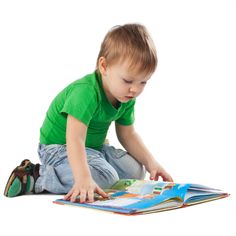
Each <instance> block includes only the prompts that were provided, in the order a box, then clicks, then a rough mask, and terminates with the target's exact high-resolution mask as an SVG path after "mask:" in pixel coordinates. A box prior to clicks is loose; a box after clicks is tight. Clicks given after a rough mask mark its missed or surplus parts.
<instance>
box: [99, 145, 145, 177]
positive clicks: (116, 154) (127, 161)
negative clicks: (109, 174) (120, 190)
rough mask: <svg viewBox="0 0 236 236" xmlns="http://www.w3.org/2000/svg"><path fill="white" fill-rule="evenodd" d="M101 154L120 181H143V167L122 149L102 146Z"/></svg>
mask: <svg viewBox="0 0 236 236" xmlns="http://www.w3.org/2000/svg"><path fill="white" fill-rule="evenodd" d="M102 153H103V154H104V156H105V158H106V160H107V162H109V163H110V164H111V165H112V166H113V167H114V168H115V170H116V171H117V173H118V175H119V178H120V179H144V178H145V174H146V170H145V168H144V166H143V165H142V164H141V163H139V162H138V161H137V160H135V159H134V158H133V157H132V156H131V155H129V153H127V152H126V151H124V150H122V149H116V148H114V147H113V146H110V145H107V144H104V145H103V149H102Z"/></svg>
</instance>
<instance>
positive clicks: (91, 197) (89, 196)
mask: <svg viewBox="0 0 236 236" xmlns="http://www.w3.org/2000/svg"><path fill="white" fill-rule="evenodd" d="M93 201H94V192H93V190H89V191H88V202H93Z"/></svg>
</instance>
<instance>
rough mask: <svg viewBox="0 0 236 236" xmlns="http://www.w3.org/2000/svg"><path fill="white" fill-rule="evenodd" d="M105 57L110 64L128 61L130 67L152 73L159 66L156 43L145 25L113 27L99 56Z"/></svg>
mask: <svg viewBox="0 0 236 236" xmlns="http://www.w3.org/2000/svg"><path fill="white" fill-rule="evenodd" d="M100 57H104V58H105V59H106V63H107V65H108V66H110V65H113V64H114V63H119V62H123V61H128V62H129V63H130V64H129V68H130V69H131V70H135V71H137V72H146V74H152V73H153V72H154V71H155V69H156V66H157V55H156V49H155V45H154V43H153V41H152V38H151V37H150V35H149V33H148V31H147V29H146V28H145V26H143V25H140V24H125V25H122V26H120V25H118V26H115V27H113V28H112V29H111V30H110V31H109V32H108V33H107V34H106V36H105V38H104V40H103V42H102V44H101V49H100V52H99V54H98V58H97V71H99V69H98V62H99V58H100Z"/></svg>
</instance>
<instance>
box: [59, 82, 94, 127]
mask: <svg viewBox="0 0 236 236" xmlns="http://www.w3.org/2000/svg"><path fill="white" fill-rule="evenodd" d="M96 108H97V96H96V91H95V90H93V89H92V88H91V87H89V86H88V85H87V84H80V85H79V86H77V87H73V88H71V89H70V91H69V92H68V93H67V94H66V98H65V102H64V105H63V107H62V109H61V111H60V112H61V114H63V115H66V116H67V115H68V114H70V115H72V116H73V117H75V118H77V119H78V120H80V121H81V122H83V123H84V124H85V125H86V126H88V124H89V122H90V120H91V119H92V117H93V114H94V112H95V110H96Z"/></svg>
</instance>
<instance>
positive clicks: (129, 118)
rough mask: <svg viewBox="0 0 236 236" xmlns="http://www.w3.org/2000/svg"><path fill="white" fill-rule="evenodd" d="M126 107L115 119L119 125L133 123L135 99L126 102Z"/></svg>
mask: <svg viewBox="0 0 236 236" xmlns="http://www.w3.org/2000/svg"><path fill="white" fill-rule="evenodd" d="M126 104H127V105H126V107H125V109H124V112H123V113H122V115H121V116H120V117H119V118H118V119H117V120H116V122H117V123H118V124H120V125H132V124H133V123H134V119H135V117H134V105H135V99H133V100H131V101H129V102H128V103H126Z"/></svg>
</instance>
